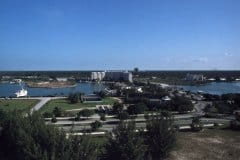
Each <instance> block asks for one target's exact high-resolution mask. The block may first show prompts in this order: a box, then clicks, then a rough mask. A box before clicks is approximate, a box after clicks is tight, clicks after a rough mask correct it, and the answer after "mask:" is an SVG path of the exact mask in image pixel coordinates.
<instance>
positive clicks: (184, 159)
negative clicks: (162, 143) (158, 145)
mask: <svg viewBox="0 0 240 160" xmlns="http://www.w3.org/2000/svg"><path fill="white" fill-rule="evenodd" d="M238 159H240V132H237V131H232V130H220V129H218V130H217V129H206V130H204V131H202V132H198V133H191V132H180V133H178V136H177V145H176V148H175V150H174V151H172V152H171V154H170V157H169V159H168V160H238Z"/></svg>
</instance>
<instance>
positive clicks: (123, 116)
mask: <svg viewBox="0 0 240 160" xmlns="http://www.w3.org/2000/svg"><path fill="white" fill-rule="evenodd" d="M128 118H129V114H128V113H127V112H125V111H123V112H120V113H118V119H120V120H126V119H128Z"/></svg>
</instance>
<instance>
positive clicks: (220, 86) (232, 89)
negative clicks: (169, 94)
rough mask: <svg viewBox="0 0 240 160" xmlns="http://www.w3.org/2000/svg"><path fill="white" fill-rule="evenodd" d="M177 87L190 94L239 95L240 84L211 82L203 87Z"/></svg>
mask: <svg viewBox="0 0 240 160" xmlns="http://www.w3.org/2000/svg"><path fill="white" fill-rule="evenodd" d="M178 87H180V88H183V89H184V90H187V91H191V92H198V91H203V92H205V93H209V94H217V95H222V94H226V93H240V82H212V83H208V84H204V85H193V86H178Z"/></svg>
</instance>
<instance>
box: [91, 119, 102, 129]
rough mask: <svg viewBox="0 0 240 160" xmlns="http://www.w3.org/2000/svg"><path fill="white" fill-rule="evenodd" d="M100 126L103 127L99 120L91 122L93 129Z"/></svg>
mask: <svg viewBox="0 0 240 160" xmlns="http://www.w3.org/2000/svg"><path fill="white" fill-rule="evenodd" d="M100 127H102V123H101V122H99V121H95V122H93V123H91V128H92V131H96V130H97V129H98V128H100Z"/></svg>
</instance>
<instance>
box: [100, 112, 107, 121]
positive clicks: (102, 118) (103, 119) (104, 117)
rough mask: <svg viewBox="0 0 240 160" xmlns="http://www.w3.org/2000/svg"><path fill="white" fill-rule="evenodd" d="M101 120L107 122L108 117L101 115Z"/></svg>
mask: <svg viewBox="0 0 240 160" xmlns="http://www.w3.org/2000/svg"><path fill="white" fill-rule="evenodd" d="M100 120H101V121H106V115H105V114H104V113H101V114H100Z"/></svg>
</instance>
